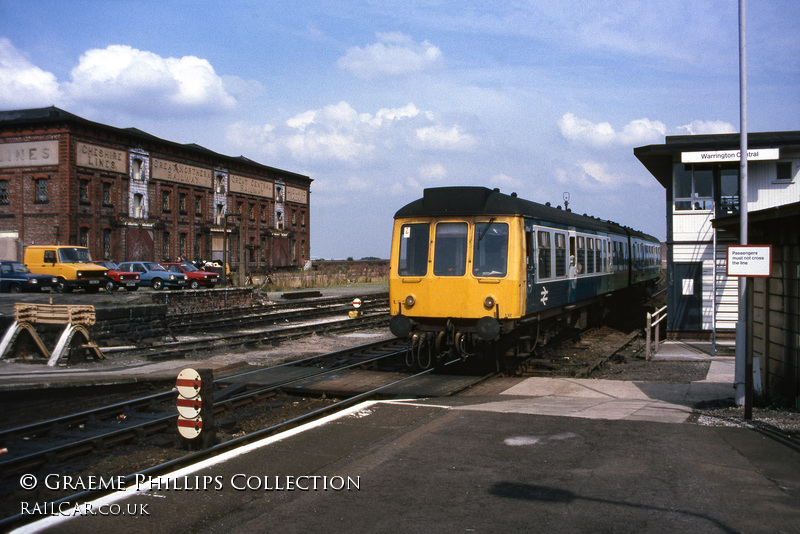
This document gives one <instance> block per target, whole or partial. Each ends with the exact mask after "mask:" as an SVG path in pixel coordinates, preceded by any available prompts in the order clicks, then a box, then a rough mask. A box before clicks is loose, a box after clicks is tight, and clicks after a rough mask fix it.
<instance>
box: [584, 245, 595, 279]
mask: <svg viewBox="0 0 800 534" xmlns="http://www.w3.org/2000/svg"><path fill="white" fill-rule="evenodd" d="M593 272H594V238H592V237H589V238H587V239H586V273H587V274H588V273H593Z"/></svg>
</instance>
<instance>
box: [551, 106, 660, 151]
mask: <svg viewBox="0 0 800 534" xmlns="http://www.w3.org/2000/svg"><path fill="white" fill-rule="evenodd" d="M558 127H559V129H560V130H561V135H563V136H564V137H565V138H566V139H568V140H570V141H576V142H580V143H584V144H588V145H591V146H595V147H599V146H607V145H625V146H634V145H640V144H644V143H654V142H660V141H663V139H664V135H666V132H667V128H666V126H665V125H664V123H662V122H661V121H651V120H650V119H637V120H634V121H631V122H630V123H628V124H626V125H625V126H624V127H623V128H622V131H620V132H617V131H616V130H614V128H613V127H612V126H611V124H610V123H608V122H601V123H594V122H591V121H589V120H587V119H580V118H578V117H576V116H575V115H574V114H572V113H565V114H564V116H562V117H561V120H559V122H558Z"/></svg>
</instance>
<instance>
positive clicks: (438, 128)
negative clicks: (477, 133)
mask: <svg viewBox="0 0 800 534" xmlns="http://www.w3.org/2000/svg"><path fill="white" fill-rule="evenodd" d="M416 135H417V140H418V141H419V142H420V143H421V144H422V146H423V148H433V149H439V150H467V149H469V148H471V147H472V146H474V145H475V142H476V141H475V138H474V137H473V136H472V135H469V134H467V133H464V132H463V131H462V130H461V127H460V126H458V125H454V126H444V125H442V124H434V125H431V126H425V127H423V128H418V129H417V131H416Z"/></svg>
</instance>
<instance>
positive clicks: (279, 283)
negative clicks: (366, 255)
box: [252, 262, 389, 290]
mask: <svg viewBox="0 0 800 534" xmlns="http://www.w3.org/2000/svg"><path fill="white" fill-rule="evenodd" d="M388 279H389V265H388V263H386V262H378V263H366V262H335V263H331V264H323V265H321V266H319V267H317V268H315V269H310V270H307V271H300V270H297V271H282V272H275V273H271V274H269V275H253V277H252V283H253V285H255V286H263V287H265V288H267V289H272V290H284V289H304V288H311V287H330V286H340V285H348V284H359V283H370V282H384V281H387V280H388Z"/></svg>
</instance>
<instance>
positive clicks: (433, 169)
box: [419, 163, 447, 182]
mask: <svg viewBox="0 0 800 534" xmlns="http://www.w3.org/2000/svg"><path fill="white" fill-rule="evenodd" d="M419 176H420V178H423V179H425V180H431V181H434V182H440V181H442V180H444V179H445V178H446V177H447V169H446V168H445V166H444V165H442V164H441V163H432V164H430V165H425V166H423V167H421V168H420V169H419Z"/></svg>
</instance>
